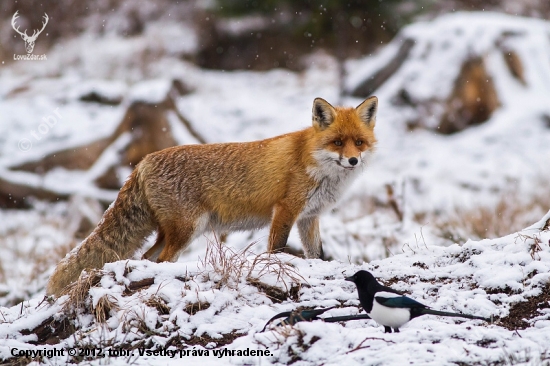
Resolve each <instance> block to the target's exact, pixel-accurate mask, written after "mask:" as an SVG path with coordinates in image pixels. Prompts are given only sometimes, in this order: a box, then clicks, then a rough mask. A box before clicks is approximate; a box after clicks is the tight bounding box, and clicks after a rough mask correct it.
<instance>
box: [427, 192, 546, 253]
mask: <svg viewBox="0 0 550 366" xmlns="http://www.w3.org/2000/svg"><path fill="white" fill-rule="evenodd" d="M547 187H548V184H544V185H543V184H542V183H541V189H539V190H538V192H539V193H537V194H533V195H532V196H530V197H528V198H527V199H525V197H522V196H521V195H520V193H519V191H518V190H517V189H510V190H508V191H507V192H506V193H504V194H502V196H501V197H500V198H499V199H498V201H497V202H496V203H495V204H493V205H480V206H478V207H474V208H460V207H456V208H455V209H454V212H451V213H450V214H448V215H443V214H439V215H434V214H421V215H417V218H418V219H419V220H420V219H422V220H423V222H422V221H419V222H421V223H425V222H426V221H431V223H432V224H433V226H434V228H435V232H436V234H437V235H438V236H441V237H443V238H445V239H448V240H450V241H452V242H455V243H463V242H465V241H466V240H467V239H474V240H479V239H492V238H498V237H502V236H505V235H508V234H511V233H513V232H516V231H519V230H521V229H524V228H526V227H528V226H530V225H532V224H533V223H535V222H537V221H538V220H540V218H541V217H542V216H543V215H544V214H545V213H546V212H547V211H548V210H549V209H550V195H549V194H548V193H547ZM424 220H426V221H424Z"/></svg>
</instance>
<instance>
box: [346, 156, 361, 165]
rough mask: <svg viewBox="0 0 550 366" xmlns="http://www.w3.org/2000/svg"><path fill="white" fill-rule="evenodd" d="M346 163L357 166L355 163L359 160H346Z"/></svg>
mask: <svg viewBox="0 0 550 366" xmlns="http://www.w3.org/2000/svg"><path fill="white" fill-rule="evenodd" d="M348 162H349V163H350V164H351V165H357V163H358V162H359V160H357V158H349V159H348Z"/></svg>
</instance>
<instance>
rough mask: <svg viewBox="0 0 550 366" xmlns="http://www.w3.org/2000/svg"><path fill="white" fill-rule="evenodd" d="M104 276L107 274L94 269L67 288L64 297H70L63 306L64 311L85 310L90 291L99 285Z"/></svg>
mask: <svg viewBox="0 0 550 366" xmlns="http://www.w3.org/2000/svg"><path fill="white" fill-rule="evenodd" d="M104 274H105V272H103V270H101V269H92V270H90V271H89V272H86V273H84V274H81V275H80V277H79V278H78V280H77V281H76V282H74V283H72V284H70V285H69V286H67V288H66V289H65V290H64V293H63V295H69V298H68V299H67V301H65V303H64V304H63V311H64V312H72V311H75V310H76V309H81V308H85V307H86V306H87V305H86V304H87V301H86V300H87V298H88V295H89V292H90V289H91V288H92V287H94V286H97V285H98V284H99V282H100V281H101V278H102V277H103V275H104ZM105 305H107V304H105Z"/></svg>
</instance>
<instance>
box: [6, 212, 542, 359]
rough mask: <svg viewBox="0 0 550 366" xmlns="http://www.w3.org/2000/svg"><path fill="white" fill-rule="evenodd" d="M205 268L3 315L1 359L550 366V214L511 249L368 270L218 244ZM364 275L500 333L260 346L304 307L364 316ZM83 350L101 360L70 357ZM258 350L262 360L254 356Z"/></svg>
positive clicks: (429, 250) (323, 331) (491, 243)
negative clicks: (360, 286)
mask: <svg viewBox="0 0 550 366" xmlns="http://www.w3.org/2000/svg"><path fill="white" fill-rule="evenodd" d="M203 258H204V259H203V260H200V261H198V262H197V261H189V262H184V263H164V264H155V263H151V262H148V261H120V262H116V263H111V264H107V265H106V266H105V268H104V270H103V271H102V272H93V273H91V274H90V276H89V277H88V278H87V279H86V280H83V281H81V283H79V284H78V286H76V287H75V288H73V289H72V290H71V292H70V296H71V298H70V299H68V298H67V296H65V297H62V298H61V299H60V300H58V301H57V302H55V303H54V304H50V303H48V302H47V301H44V300H41V299H33V300H31V301H29V302H25V303H23V304H22V306H19V305H18V306H14V307H12V308H2V309H1V310H2V316H3V323H2V324H0V338H2V339H4V341H3V342H2V345H0V357H1V358H3V359H4V360H10V361H12V360H13V361H16V357H14V356H13V353H12V350H13V349H18V350H30V351H33V350H34V351H37V350H46V351H47V350H53V349H59V350H61V349H62V350H65V351H66V352H65V354H63V355H59V354H58V355H56V356H48V357H35V358H33V357H28V358H27V360H28V361H30V360H31V359H36V360H39V361H41V362H43V363H54V364H55V363H69V362H78V361H81V360H84V359H87V360H91V361H92V363H93V364H100V363H101V362H104V361H105V358H106V357H108V358H110V360H109V363H110V364H119V363H120V364H123V363H125V362H128V361H129V360H132V361H133V363H134V364H138V365H139V364H151V363H166V362H170V361H171V359H170V356H169V355H172V354H173V353H174V354H175V359H174V362H176V360H180V362H181V359H180V358H183V359H184V360H187V361H191V362H199V361H200V362H204V363H206V364H220V365H221V364H228V363H231V364H238V365H245V364H288V363H293V362H297V361H300V364H301V365H318V364H329V365H335V364H346V365H363V364H365V363H369V364H384V365H403V364H407V363H411V362H412V363H419V364H425V365H427V364H433V365H442V364H454V363H457V364H480V363H483V362H485V363H490V364H498V363H501V362H504V361H505V360H507V359H508V358H509V357H511V356H513V357H514V363H529V364H532V363H533V362H534V363H537V362H541V360H547V361H548V359H549V358H550V347H549V345H550V311H548V310H549V309H550V296H549V294H548V291H549V290H550V287H549V281H550V212H548V213H547V215H546V216H545V217H544V218H543V219H542V220H540V221H539V222H538V223H536V224H534V225H532V226H531V227H529V228H526V229H524V230H522V231H520V232H518V233H515V234H512V235H509V236H506V237H503V238H499V239H494V240H483V241H479V242H475V241H469V242H467V243H465V244H464V245H462V246H459V245H453V246H450V247H447V248H444V247H440V246H430V245H427V244H425V243H422V244H419V245H418V246H413V247H410V248H409V249H408V250H406V251H405V252H404V253H402V254H399V255H396V256H394V257H391V258H388V259H384V260H379V261H373V262H371V263H369V264H363V265H360V266H358V265H350V264H346V263H341V262H336V261H333V262H323V261H320V260H314V261H311V260H303V259H299V258H295V257H292V256H288V255H276V256H269V255H267V254H263V255H254V254H253V252H252V249H251V248H250V247H249V248H248V249H247V250H245V251H242V252H236V251H233V250H231V249H228V248H227V247H225V248H224V246H223V245H222V246H220V245H218V244H211V245H210V247H209V252H208V253H207V254H206V255H205V256H204V257H203ZM359 269H367V270H369V271H372V272H373V274H374V275H375V276H376V277H378V279H379V280H380V281H382V282H384V283H386V284H387V285H390V286H393V287H394V288H395V289H397V290H401V291H404V292H406V293H408V294H409V295H410V296H411V297H413V298H415V299H417V300H419V301H421V302H423V303H425V304H429V305H430V306H431V307H433V308H434V309H440V310H447V311H453V312H462V313H470V314H475V315H478V316H483V317H491V318H493V319H494V322H493V324H485V323H484V322H482V321H478V320H456V319H455V318H440V317H435V316H424V317H420V318H417V319H415V320H413V321H411V322H410V323H409V324H408V325H406V326H405V327H403V328H402V329H401V333H393V334H385V333H383V328H382V327H380V326H378V325H377V324H376V323H374V321H372V320H355V321H349V322H347V323H324V322H322V321H314V322H311V323H299V324H297V325H296V326H294V327H293V328H292V327H290V326H277V325H276V324H277V323H274V324H272V325H271V326H270V327H269V328H268V329H267V330H266V331H265V332H261V330H262V328H263V327H264V325H265V323H266V322H267V321H268V320H269V319H270V318H271V317H272V316H274V315H275V314H277V313H279V312H283V311H290V310H295V309H297V308H298V307H300V306H303V307H306V308H318V307H331V306H334V307H335V309H333V310H331V311H330V312H328V313H325V314H324V316H340V315H349V314H356V313H357V312H358V305H359V301H358V297H357V293H356V290H355V285H353V284H351V283H349V282H346V281H344V277H345V276H347V275H351V274H353V273H355V271H357V270H359ZM63 301H67V303H66V304H65V307H63ZM524 302H526V303H524ZM530 303H535V304H536V305H535V307H533V306H532V305H530ZM522 305H523V306H524V308H523V309H522V308H521V306H522ZM526 308H527V309H530V310H526ZM85 348H95V349H97V350H101V351H102V352H103V353H102V354H101V355H97V354H96V355H92V354H90V353H89V354H88V355H87V356H86V357H84V356H82V355H76V356H75V355H74V354H68V350H69V349H76V350H81V349H85ZM225 349H227V350H229V351H235V353H234V354H232V353H231V352H227V351H224V350H225ZM121 350H122V351H123V353H121V352H122V351H121ZM146 350H147V351H149V352H150V353H149V354H145V351H146ZM246 350H248V352H249V353H248V354H246V353H244V352H246ZM250 350H256V351H262V352H264V353H263V354H262V356H251V355H250ZM154 351H158V353H157V354H156V355H155V354H154V353H153V352H154ZM267 351H268V352H267ZM220 352H224V353H223V354H224V355H225V356H224V357H220ZM237 352H241V353H237ZM121 354H122V355H124V357H121V356H120V355H121ZM230 354H231V356H230ZM243 354H244V355H243ZM109 355H112V356H109ZM115 355H117V356H119V357H115ZM367 360H368V361H367Z"/></svg>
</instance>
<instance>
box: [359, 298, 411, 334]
mask: <svg viewBox="0 0 550 366" xmlns="http://www.w3.org/2000/svg"><path fill="white" fill-rule="evenodd" d="M376 296H384V297H399V296H400V295H396V294H392V293H389V292H380V293H377V294H376ZM368 315H369V316H370V317H371V318H372V319H373V320H374V321H375V322H377V323H378V324H381V325H384V326H387V327H392V328H400V327H401V326H402V325H403V324H405V323H407V322H408V321H409V320H410V315H411V314H410V311H409V310H408V309H402V308H389V307H387V306H384V305H380V304H379V303H378V302H377V301H376V299H374V301H373V304H372V310H371V312H370V314H368Z"/></svg>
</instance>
